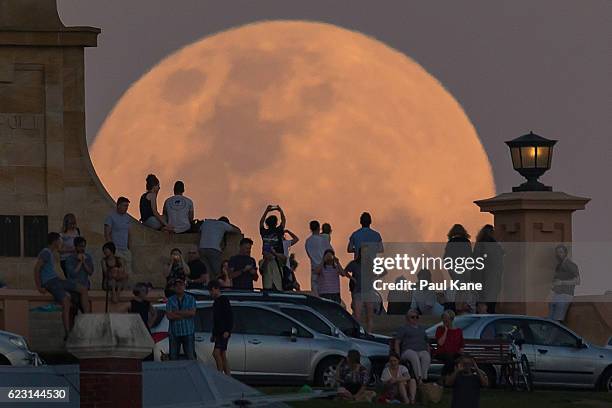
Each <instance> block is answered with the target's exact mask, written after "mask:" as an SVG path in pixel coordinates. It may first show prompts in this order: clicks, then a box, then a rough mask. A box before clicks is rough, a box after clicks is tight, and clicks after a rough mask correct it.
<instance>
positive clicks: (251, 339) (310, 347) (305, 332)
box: [151, 301, 371, 386]
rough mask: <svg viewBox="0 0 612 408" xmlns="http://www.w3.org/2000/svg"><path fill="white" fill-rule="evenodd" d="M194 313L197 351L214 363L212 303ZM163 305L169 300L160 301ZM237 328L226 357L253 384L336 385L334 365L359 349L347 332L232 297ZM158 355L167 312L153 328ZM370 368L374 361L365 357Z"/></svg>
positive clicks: (163, 351) (162, 351) (163, 350)
mask: <svg viewBox="0 0 612 408" xmlns="http://www.w3.org/2000/svg"><path fill="white" fill-rule="evenodd" d="M196 305H197V312H196V318H195V325H196V333H195V350H196V355H197V358H198V360H200V361H202V362H204V363H205V364H209V365H214V360H213V358H212V351H213V343H211V342H210V336H211V332H212V320H213V319H212V302H211V301H198V302H197V303H196ZM156 308H157V309H158V310H163V309H164V308H165V305H156ZM232 310H233V313H234V329H233V331H232V336H231V337H230V341H229V344H228V349H227V350H228V351H227V356H228V359H229V364H230V368H231V370H232V375H233V376H235V377H237V378H240V379H242V380H244V381H245V382H250V383H271V384H279V383H280V384H287V383H289V382H295V383H300V384H303V383H304V382H309V383H314V384H316V385H318V386H332V385H334V378H333V374H334V373H335V367H336V365H337V364H338V362H339V361H340V359H342V358H343V357H344V356H346V354H347V352H348V351H349V350H351V349H355V348H358V347H357V345H356V344H355V343H353V342H352V341H350V340H347V339H345V338H344V337H339V336H335V335H334V334H333V333H332V334H331V335H328V334H322V333H320V332H318V331H316V330H314V329H312V328H310V327H308V326H306V325H305V324H303V323H301V322H299V321H298V320H297V319H295V318H293V317H291V316H289V315H287V314H285V313H283V312H281V311H280V310H279V309H277V308H276V307H270V306H267V305H265V304H262V303H257V302H248V301H247V302H237V301H232ZM151 332H152V336H153V339H154V340H155V341H156V343H155V347H154V358H155V360H158V361H159V360H163V359H165V356H166V355H167V353H168V320H167V319H166V318H165V317H163V318H162V319H161V321H160V322H159V324H157V325H156V326H154V327H153V328H152V329H151ZM362 364H363V365H364V366H365V367H366V368H368V369H370V368H371V363H370V360H369V359H368V358H367V357H366V356H365V355H364V356H362Z"/></svg>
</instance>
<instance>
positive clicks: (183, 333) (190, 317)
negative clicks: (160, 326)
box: [166, 279, 196, 360]
mask: <svg viewBox="0 0 612 408" xmlns="http://www.w3.org/2000/svg"><path fill="white" fill-rule="evenodd" d="M195 314H196V301H195V298H194V297H193V296H191V295H190V294H188V293H185V282H184V281H183V280H182V279H176V280H175V281H174V295H172V296H170V298H169V299H168V303H167V304H166V317H167V318H168V321H169V323H170V327H169V329H168V334H169V335H170V336H169V338H168V340H169V342H170V360H178V357H179V353H180V351H181V346H183V353H185V355H186V356H187V359H188V360H195V324H194V316H195Z"/></svg>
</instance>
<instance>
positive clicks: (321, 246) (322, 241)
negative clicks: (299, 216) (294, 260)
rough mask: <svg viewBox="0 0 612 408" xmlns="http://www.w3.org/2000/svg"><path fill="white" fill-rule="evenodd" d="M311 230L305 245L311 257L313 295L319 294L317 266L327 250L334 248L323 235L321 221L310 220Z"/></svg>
mask: <svg viewBox="0 0 612 408" xmlns="http://www.w3.org/2000/svg"><path fill="white" fill-rule="evenodd" d="M310 232H311V235H310V236H309V237H308V238H307V239H306V243H305V244H304V247H305V248H306V254H307V255H308V258H309V259H310V287H311V291H312V293H313V295H315V296H317V295H318V294H319V291H318V283H317V279H318V277H319V275H318V274H317V273H315V269H316V268H317V266H319V265H321V263H322V262H323V254H324V253H325V251H326V250H328V249H332V247H331V244H330V243H329V240H328V239H327V238H325V237H324V236H323V235H321V224H319V221H316V220H313V221H310Z"/></svg>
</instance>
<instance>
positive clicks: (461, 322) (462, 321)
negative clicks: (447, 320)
mask: <svg viewBox="0 0 612 408" xmlns="http://www.w3.org/2000/svg"><path fill="white" fill-rule="evenodd" d="M477 320H478V317H476V316H457V317H455V320H453V327H454V328H458V329H461V330H465V329H467V328H468V327H470V326H471V325H472V324H474V323H475V322H476V321H477ZM440 326H442V322H440V323H436V324H434V325H433V326H431V327H430V328H429V329H427V330H426V332H427V336H428V337H434V336H435V335H436V329H437V328H438V327H440Z"/></svg>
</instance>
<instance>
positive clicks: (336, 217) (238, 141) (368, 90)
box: [91, 21, 495, 286]
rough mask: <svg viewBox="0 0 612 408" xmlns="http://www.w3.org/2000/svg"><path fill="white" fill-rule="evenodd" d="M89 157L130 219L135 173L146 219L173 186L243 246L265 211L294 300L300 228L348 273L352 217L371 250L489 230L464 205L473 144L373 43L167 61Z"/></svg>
mask: <svg viewBox="0 0 612 408" xmlns="http://www.w3.org/2000/svg"><path fill="white" fill-rule="evenodd" d="M91 156H92V160H93V162H94V166H95V169H96V172H97V174H98V176H99V177H100V179H101V180H102V182H103V183H104V185H105V187H106V188H107V189H108V191H109V193H110V194H111V195H112V196H113V197H115V198H116V197H118V196H120V195H124V196H127V197H129V198H130V199H131V200H132V203H133V205H132V207H131V212H132V213H133V214H134V215H136V216H137V218H138V215H139V214H138V213H137V212H138V204H137V203H138V198H139V197H140V195H141V194H142V193H143V192H144V187H145V181H144V179H145V177H146V175H147V174H149V173H154V174H156V175H157V176H158V177H159V179H160V180H161V185H162V190H161V192H160V196H159V199H158V205H159V206H160V210H161V205H162V203H163V200H164V199H165V198H166V197H168V196H170V195H172V191H171V190H172V186H173V184H174V182H175V181H176V180H183V181H184V182H185V185H186V193H185V195H187V196H189V197H191V198H192V199H193V200H194V203H195V211H196V217H199V218H212V217H214V218H217V217H219V216H221V215H227V216H228V217H229V218H230V220H231V222H232V223H234V224H236V225H238V226H239V227H240V228H241V229H242V230H243V232H244V233H245V235H246V236H250V237H252V238H254V240H255V241H256V242H259V239H258V235H259V232H258V221H259V218H260V216H261V213H262V212H263V210H264V209H265V207H266V206H267V205H268V204H279V205H281V206H282V207H283V209H284V210H285V213H286V215H287V227H288V228H289V229H291V230H292V231H294V232H295V233H296V234H298V235H299V236H300V238H301V239H302V242H300V243H299V244H298V249H297V250H296V252H297V255H298V261H299V262H300V264H301V266H300V267H299V269H298V272H299V276H300V277H301V281H302V282H303V283H305V285H304V286H309V279H307V278H306V275H307V274H308V273H309V266H308V265H309V263H308V259H307V258H306V257H305V255H304V250H303V248H304V247H303V243H304V240H305V239H306V237H307V236H308V234H309V232H308V222H309V221H310V220H312V219H317V220H319V221H320V222H321V223H323V222H329V223H331V225H332V228H333V233H332V245H333V246H334V248H336V251H337V253H338V254H339V255H340V257H341V259H344V260H348V259H349V257H348V256H347V255H346V245H347V240H348V236H349V235H350V233H351V232H352V231H353V230H355V229H357V228H358V227H359V215H360V214H361V212H363V211H369V212H370V213H371V214H372V217H373V225H372V226H373V228H375V229H377V230H378V231H380V232H381V234H382V236H383V239H384V240H385V241H386V242H442V241H445V239H446V232H447V231H448V229H449V228H450V226H451V225H452V224H454V223H461V224H463V225H465V226H466V228H468V230H469V231H470V233H472V235H475V234H476V232H477V229H478V228H479V227H480V226H481V225H482V224H484V223H486V222H490V217H489V216H488V215H485V214H481V213H480V212H479V210H478V208H477V207H476V206H475V205H474V204H473V201H474V200H476V199H482V198H486V197H490V196H492V195H493V194H494V192H495V187H494V183H493V177H492V174H491V168H490V164H489V161H488V158H487V155H486V153H485V151H484V149H483V147H482V144H481V143H480V140H479V138H478V135H477V134H476V131H475V129H474V127H473V126H472V124H471V123H470V120H469V119H468V118H467V116H466V114H465V113H464V111H463V109H462V107H461V106H460V105H459V103H458V102H457V101H456V100H455V99H454V98H453V97H452V96H451V95H450V93H449V92H448V91H447V90H446V89H445V88H444V87H443V86H442V85H441V84H440V82H438V81H437V80H436V79H435V78H434V77H433V76H432V75H430V74H429V73H428V72H427V71H425V69H423V68H422V67H421V66H420V65H419V64H417V63H416V62H415V61H413V60H412V59H410V58H408V57H407V56H406V55H404V54H402V53H400V52H398V51H396V50H394V49H392V48H390V47H388V46H386V45H385V44H383V43H381V42H380V41H377V40H375V39H373V38H371V37H368V36H366V35H364V34H361V33H358V32H354V31H349V30H346V29H343V28H340V27H337V26H333V25H328V24H321V23H313V22H300V21H273V22H262V23H255V24H250V25H247V26H243V27H239V28H235V29H231V30H228V31H225V32H221V33H219V34H216V35H213V36H210V37H207V38H204V39H202V40H200V41H197V42H195V43H193V44H191V45H188V46H186V47H184V48H182V49H181V50H179V51H177V52H175V53H173V54H172V55H170V56H168V57H167V58H165V59H164V60H162V61H161V62H160V63H159V64H157V65H156V66H155V67H153V68H152V69H151V70H150V71H149V72H147V73H146V74H144V75H143V76H142V77H141V78H140V79H139V80H138V81H137V82H135V83H134V84H133V85H132V86H131V87H130V88H129V89H128V90H127V92H126V93H125V94H124V95H123V97H122V98H121V99H120V100H119V102H118V103H117V105H116V106H115V107H114V109H113V110H112V112H111V113H110V114H109V116H108V117H107V119H106V121H105V122H104V124H103V126H102V128H101V130H100V132H99V133H98V134H97V136H96V138H95V140H94V142H93V144H92V146H91ZM253 256H254V257H256V258H257V257H258V254H257V251H254V254H253ZM343 285H345V283H343Z"/></svg>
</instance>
